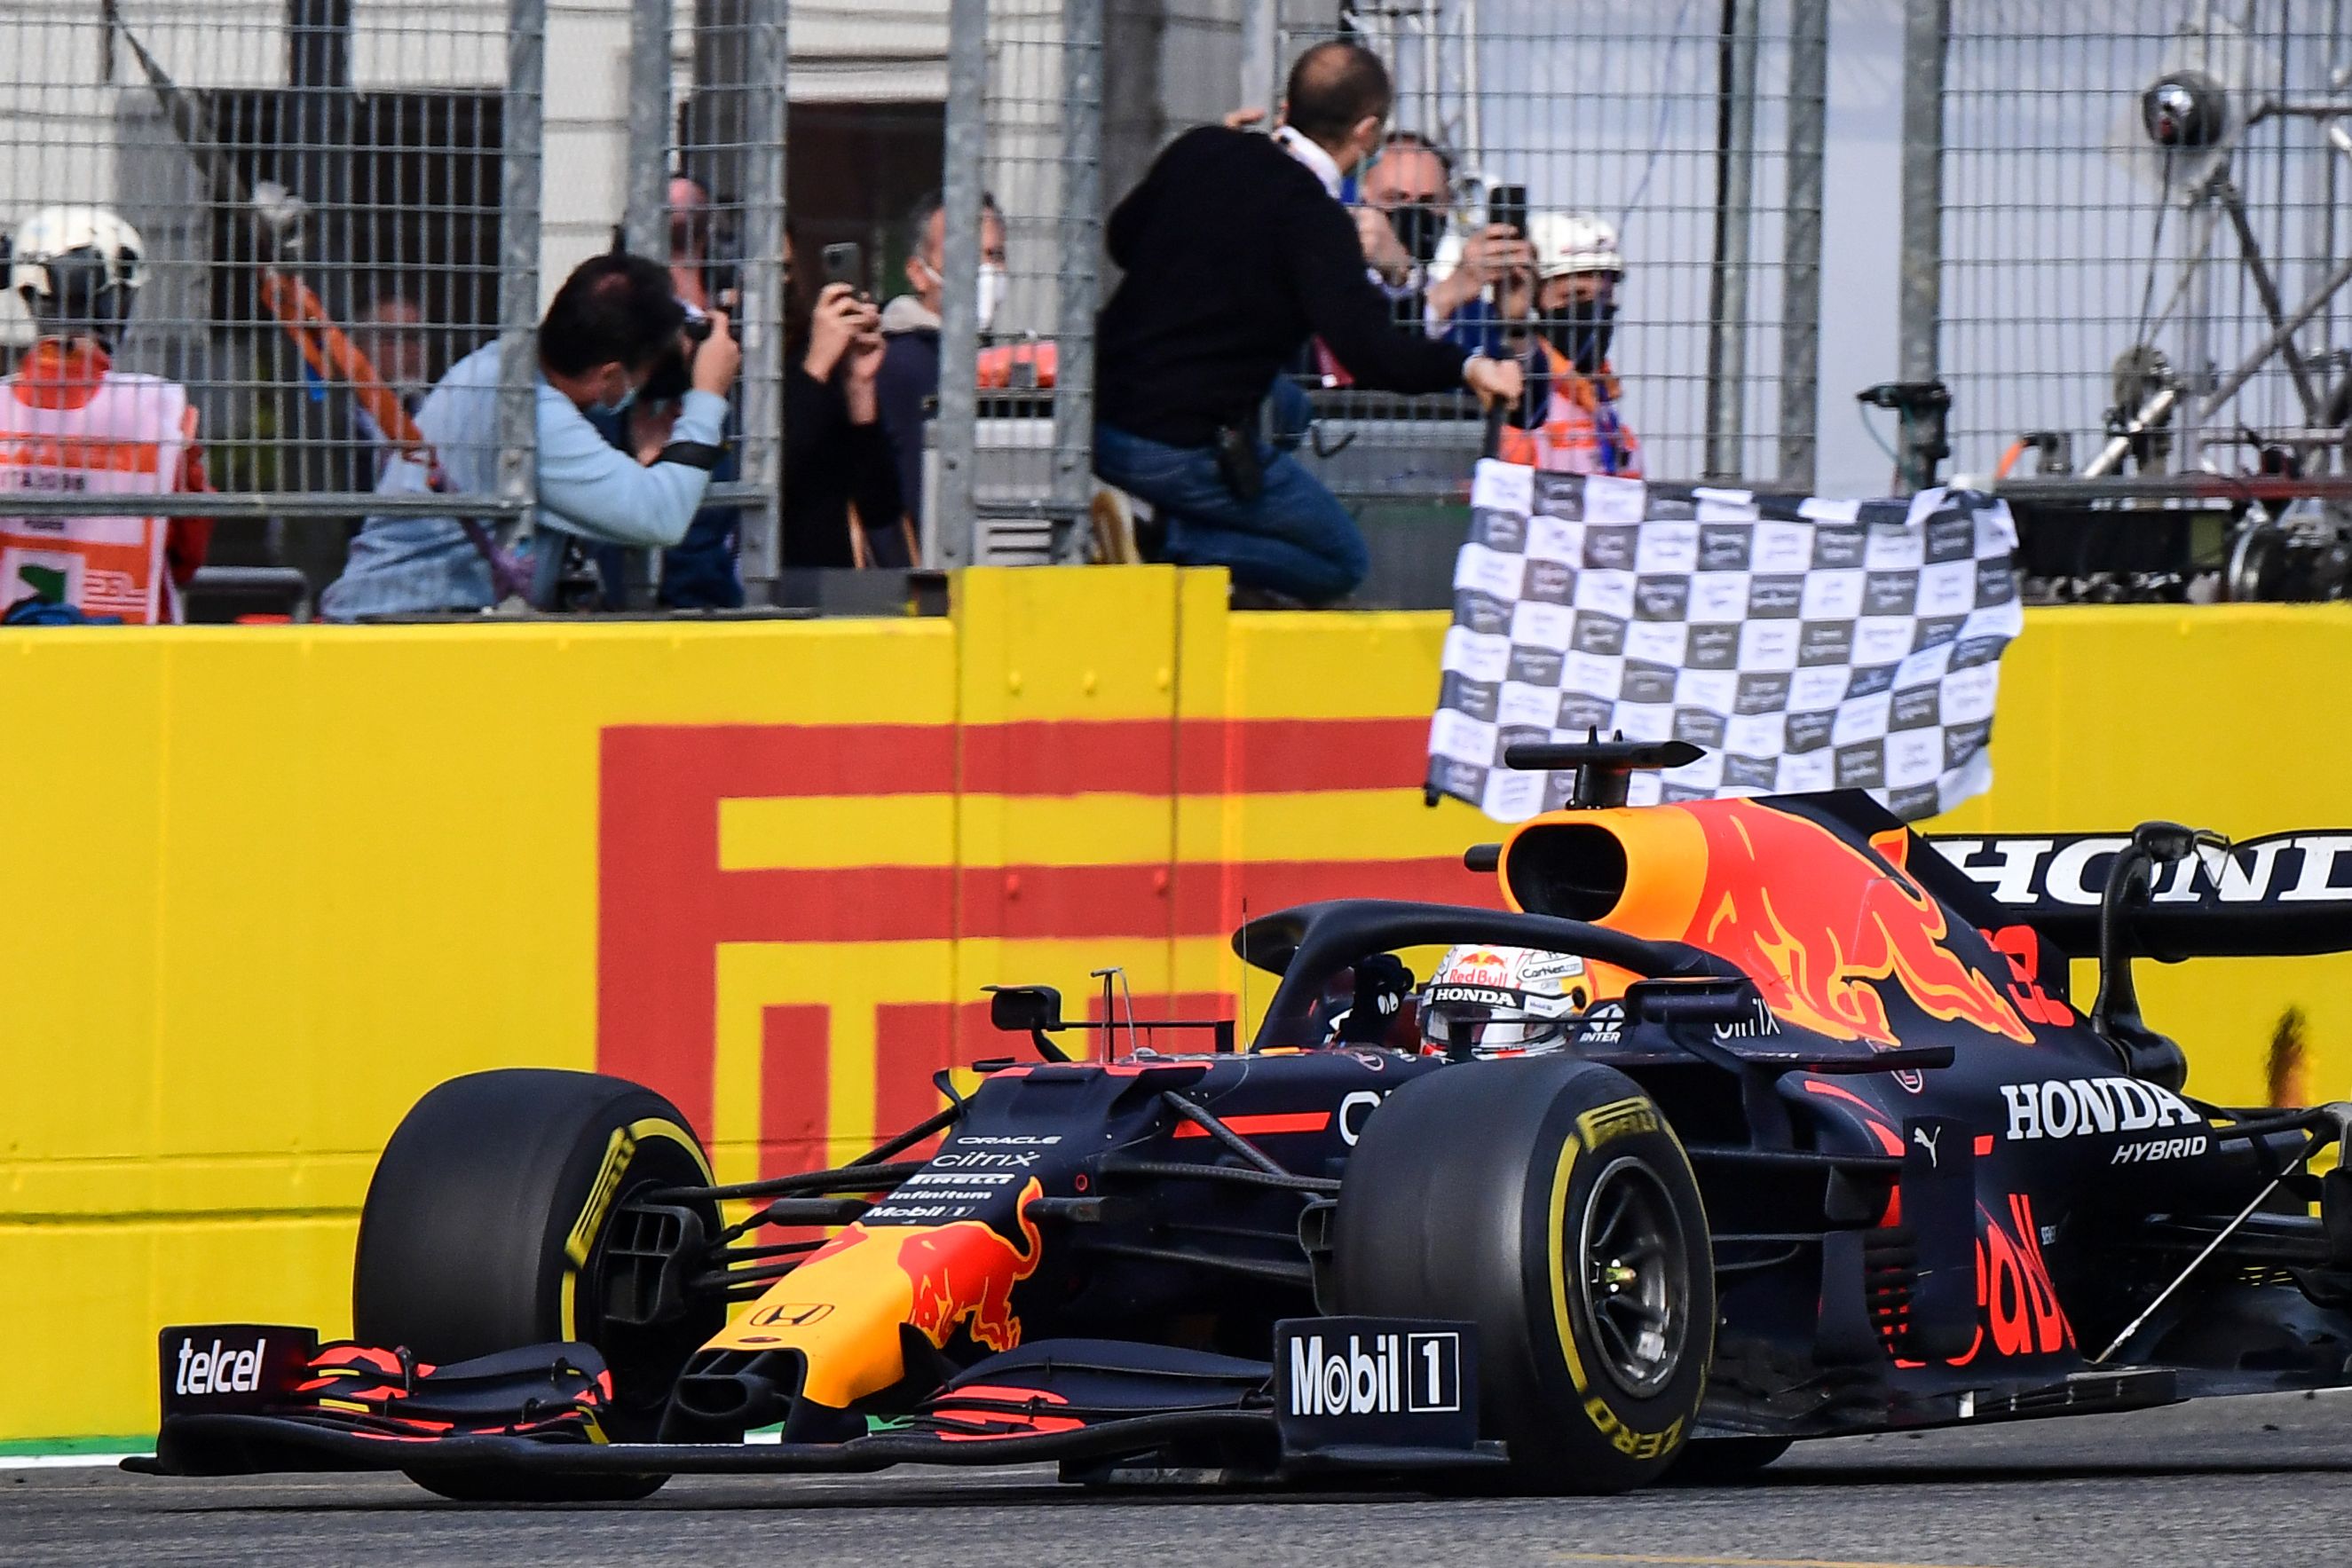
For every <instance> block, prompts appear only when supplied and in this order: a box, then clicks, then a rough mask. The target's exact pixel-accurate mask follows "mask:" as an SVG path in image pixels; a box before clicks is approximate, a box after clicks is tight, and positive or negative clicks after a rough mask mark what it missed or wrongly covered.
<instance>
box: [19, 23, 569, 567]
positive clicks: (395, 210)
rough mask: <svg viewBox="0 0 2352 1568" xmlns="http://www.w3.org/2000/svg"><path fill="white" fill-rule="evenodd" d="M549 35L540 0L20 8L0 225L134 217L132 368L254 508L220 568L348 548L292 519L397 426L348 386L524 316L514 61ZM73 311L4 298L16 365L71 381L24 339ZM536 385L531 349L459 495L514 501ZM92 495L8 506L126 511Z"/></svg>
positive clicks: (123, 357)
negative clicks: (534, 1)
mask: <svg viewBox="0 0 2352 1568" xmlns="http://www.w3.org/2000/svg"><path fill="white" fill-rule="evenodd" d="M538 26H539V23H538V16H537V13H536V12H535V10H533V9H532V8H531V7H530V6H529V5H515V6H514V7H512V9H511V12H510V10H509V6H508V5H505V4H503V3H489V0H470V3H465V4H444V5H435V6H432V7H430V8H429V10H428V8H427V7H424V6H420V5H398V4H389V3H380V4H369V3H368V0H271V3H268V4H264V3H260V0H218V3H215V0H206V3H205V4H195V3H193V0H123V3H122V5H121V7H120V9H119V10H118V9H117V8H116V7H115V6H114V5H100V4H99V3H98V0H25V3H24V4H22V5H16V6H13V7H11V8H10V9H9V11H8V12H7V13H6V14H5V15H0V60H5V67H0V221H5V223H6V224H7V225H10V226H11V227H12V228H13V229H15V230H16V235H17V238H18V242H19V244H20V245H22V246H25V247H26V251H27V254H30V252H31V250H32V249H33V247H35V246H41V245H47V246H73V245H75V244H77V243H86V242H87V241H89V239H90V238H91V237H92V235H94V234H101V233H102V231H100V230H94V229H93V228H92V226H91V225H103V224H104V223H105V221H106V220H105V218H104V217H103V215H102V214H93V213H92V212H91V210H90V209H91V208H92V207H93V206H95V207H98V208H100V209H102V210H103V212H104V213H111V214H116V215H118V216H119V217H120V219H121V221H122V222H124V223H127V224H128V225H130V226H131V230H132V231H135V237H132V238H131V239H129V240H127V241H125V243H129V244H131V245H133V246H135V247H136V248H137V249H138V250H139V251H140V253H141V255H142V260H143V263H144V266H143V271H142V279H141V282H142V286H141V287H139V289H138V291H137V294H136V297H135V305H134V306H132V307H131V308H130V311H129V319H128V321H127V324H126V325H124V326H123V327H122V328H121V330H120V333H119V337H118V340H117V341H116V342H115V343H114V345H113V347H114V360H115V362H116V364H117V365H118V366H119V367H120V368H121V369H123V370H126V371H147V372H151V373H155V374H160V375H163V376H168V377H170V378H172V379H173V380H174V381H176V382H180V383H182V384H184V386H185V387H186V388H187V391H188V393H189V402H190V405H191V407H192V409H193V413H194V434H195V439H196V442H197V443H198V444H200V447H201V450H202V453H203V461H204V464H205V468H206V470H207V472H208V474H209V478H210V482H211V484H212V486H214V488H215V489H216V490H219V491H221V492H224V493H225V494H224V495H222V496H220V497H210V498H207V499H206V500H205V502H204V503H202V507H203V509H204V510H205V511H206V512H209V513H211V514H214V515H217V516H222V517H228V518H231V519H235V520H236V521H235V522H234V523H233V524H232V525H231V527H230V528H228V529H227V530H226V532H225V534H224V537H223V538H222V540H221V541H220V544H219V546H218V547H216V549H215V555H216V556H221V557H226V558H227V559H232V560H234V559H240V558H242V559H246V560H247V561H248V562H258V561H265V560H275V561H279V562H285V561H292V562H296V563H307V562H310V561H312V560H314V559H316V560H318V561H320V562H323V561H325V560H326V559H328V558H330V557H331V556H332V555H333V554H334V553H336V552H335V550H334V549H333V547H332V545H331V543H322V541H321V540H320V538H318V537H316V536H315V535H313V534H310V533H308V532H306V531H305V528H304V525H303V524H302V523H300V522H298V521H296V519H323V518H326V517H332V516H336V515H339V514H340V515H341V516H345V517H348V516H350V515H351V505H352V499H353V498H354V497H361V496H364V495H366V494H367V493H368V492H369V491H370V490H371V489H372V488H373V485H374V483H375V479H376V475H377V471H378V468H379V467H380V465H382V464H383V462H384V461H385V459H386V457H387V455H389V452H390V451H391V450H392V446H391V443H392V441H393V439H394V437H393V436H392V434H391V433H389V432H387V431H386V430H385V429H384V428H383V421H382V420H380V419H379V418H377V417H375V416H376V415H378V414H380V413H383V406H384V405H383V404H382V403H380V402H373V401H372V400H371V399H369V398H368V397H365V396H362V395H358V394H357V393H356V391H355V387H356V384H357V383H358V382H360V381H361V380H362V379H364V380H369V381H373V382H374V383H375V384H376V385H378V386H380V387H381V388H383V390H384V391H385V392H388V393H389V396H390V398H391V399H392V400H393V402H396V403H402V404H405V405H407V406H409V407H413V406H414V404H415V400H416V399H418V398H420V397H421V396H422V394H423V392H424V391H425V388H427V387H429V386H430V385H431V383H432V382H433V381H434V379H435V378H436V376H438V375H439V374H440V373H441V372H442V371H445V370H446V369H447V367H448V366H449V365H450V364H452V363H453V362H455V361H457V360H458V359H460V358H462V357H463V356H465V355H466V354H467V353H469V352H471V351H473V350H475V349H476V348H478V347H479V346H481V345H483V344H486V343H496V342H498V341H499V338H500V329H501V325H502V324H510V322H511V320H512V319H514V317H512V316H510V315H509V306H510V304H512V303H513V302H512V301H510V299H509V295H510V294H511V293H516V292H527V291H528V290H529V289H530V286H531V278H530V275H529V272H528V270H527V268H528V267H535V266H536V264H537V257H536V256H535V254H531V250H530V248H521V247H535V246H536V238H537V236H536V229H535V219H536V214H535V211H534V209H533V207H532V206H531V204H529V203H524V204H516V203H515V202H514V201H513V200H512V197H513V195H514V193H513V192H512V191H511V190H509V189H508V188H507V182H506V170H505V164H506V162H507V157H506V154H507V152H508V149H509V144H510V141H520V143H522V144H523V145H525V146H526V147H528V148H529V149H530V152H532V153H533V154H535V152H536V141H537V125H536V114H537V110H538V100H537V96H536V92H535V89H531V87H530V83H529V82H528V81H525V80H521V79H519V78H518V77H517V75H516V72H515V69H514V65H513V62H514V61H523V62H525V63H528V61H529V59H530V57H532V56H533V55H534V54H535V51H536V49H537V47H538V42H539V40H538V37H537V29H538ZM510 57H511V59H510ZM533 194H534V195H535V191H534V192H533ZM44 212H46V213H47V217H46V218H42V219H40V220H38V221H36V214H42V213H44ZM509 249H515V250H516V252H517V254H516V255H514V256H509V255H508V254H507V253H508V252H509ZM517 262H519V263H521V264H523V265H524V267H526V270H523V271H521V272H518V270H517V267H515V266H513V265H509V264H510V263H517ZM109 309H110V310H116V311H118V312H119V305H116V306H110V307H109ZM518 314H519V315H520V318H521V319H528V317H529V316H530V315H533V314H535V306H531V305H529V304H527V303H526V304H523V305H521V306H520V308H519V311H518ZM330 323H331V324H333V325H334V326H335V327H337V328H339V329H340V330H339V331H331V330H329V324H330ZM55 325H56V321H55V319H47V320H44V319H36V318H35V317H34V316H33V315H32V314H31V313H29V312H28V311H27V310H26V307H25V305H24V302H23V301H22V300H21V299H20V298H18V296H17V294H16V291H15V290H14V289H13V288H12V289H10V290H8V291H7V292H6V294H5V298H0V352H5V355H6V357H7V359H8V361H9V364H10V367H11V368H12V369H14V370H16V371H20V372H22V373H24V374H26V375H42V374H50V375H55V374H62V373H69V372H66V371H60V370H59V368H58V365H56V364H54V363H52V362H50V361H42V360H39V359H38V358H37V356H35V355H34V353H33V350H34V347H35V344H36V342H37V340H38V339H39V338H40V337H41V336H42V334H43V332H44V329H45V328H50V327H54V326H55ZM515 347H516V348H517V349H518V350H520V349H521V348H522V347H523V345H522V344H521V343H520V340H517V341H516V343H515ZM362 365H363V366H364V367H366V368H365V370H364V371H362V370H358V369H356V367H360V366H362ZM528 375H529V366H528V361H527V359H526V358H525V357H524V356H523V355H522V354H521V353H520V352H518V353H516V354H515V355H514V356H512V357H511V359H510V362H509V363H508V364H507V365H506V367H505V374H504V377H503V379H502V382H501V384H502V386H503V388H504V389H505V391H506V392H507V394H508V396H507V400H506V402H507V411H508V414H509V418H508V420H507V422H506V423H505V425H504V427H502V428H495V429H484V430H481V431H479V432H478V433H475V434H474V436H473V439H474V440H475V441H476V442H477V443H478V445H479V448H480V450H479V451H478V453H475V454H469V455H476V456H479V457H481V458H482V461H481V462H479V463H468V462H460V463H455V464H453V465H452V467H453V469H455V470H457V471H461V472H466V473H473V474H480V475H483V476H486V478H485V482H484V483H482V484H480V485H478V486H472V487H471V489H472V492H473V493H471V494H469V495H468V496H467V497H466V499H467V504H468V505H469V506H470V507H472V508H473V510H475V511H476V512H477V513H478V514H481V515H487V516H491V517H498V516H506V517H513V516H516V515H518V514H519V513H520V509H521V505H522V498H523V495H524V490H523V488H522V486H523V484H525V483H527V479H528V453H529V445H528V423H529V422H528V390H527V389H528V384H529V383H528ZM126 417H128V418H131V419H134V420H136V419H140V418H145V417H147V413H145V412H141V411H132V412H131V413H128V414H126ZM518 432H520V440H521V442H522V445H521V448H520V452H521V457H520V460H519V461H518V460H517V459H516V457H515V455H514V447H515V441H516V439H517V433H518ZM85 485H88V488H89V491H95V490H99V489H102V488H105V487H106V486H100V485H97V484H94V483H90V482H89V480H88V477H87V476H86V475H81V474H74V475H68V476H67V477H66V481H65V482H63V483H61V484H60V485H58V486H52V488H56V489H62V490H65V491H66V492H68V493H64V494H51V495H38V494H19V495H17V496H16V497H13V498H12V501H11V509H12V510H14V511H18V512H22V513H26V514H32V515H39V514H41V513H43V512H44V509H45V508H46V509H47V511H50V512H55V511H58V510H63V509H67V508H71V509H73V510H76V511H80V512H96V513H104V512H106V511H109V510H110V509H115V510H120V509H126V508H128V507H131V506H132V505H133V504H134V503H133V502H132V501H131V498H130V497H120V496H114V497H102V496H99V495H95V494H91V493H88V491H85V489H84V486H85ZM136 504H137V505H139V506H142V507H145V508H146V509H148V510H150V511H153V510H165V511H169V510H173V509H174V507H177V508H178V509H181V510H191V509H194V507H196V505H197V504H196V503H194V502H190V501H186V500H184V499H182V500H179V501H177V502H173V501H155V502H139V503H136ZM240 530H242V532H241V533H240ZM19 586H20V585H17V584H10V585H9V587H10V588H11V589H16V588H18V587H19ZM14 596H15V595H14V593H13V592H11V593H8V594H5V595H0V597H10V598H13V597H14Z"/></svg>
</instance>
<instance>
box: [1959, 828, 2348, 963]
mask: <svg viewBox="0 0 2352 1568" xmlns="http://www.w3.org/2000/svg"><path fill="white" fill-rule="evenodd" d="M1924 837H1925V838H1926V840H1927V843H1929V844H1931V845H1933V846H1934V847H1935V849H1936V850H1937V852H1940V853H1941V854H1942V855H1943V856H1944V858H1945V859H1946V860H1948V861H1949V862H1951V863H1952V864H1953V865H1954V866H1955V867H1957V868H1958V870H1959V871H1960V872H1961V873H1962V874H1964V875H1966V876H1967V877H1968V878H1969V881H1971V882H1972V883H1975V884H1976V885H1977V886H1978V887H1979V888H1981V889H1982V890H1983V891H1984V893H1985V894H1987V895H1988V896H1989V897H1990V898H1991V899H1992V901H1993V902H1994V903H1996V904H2000V906H2001V907H2002V908H2003V909H2004V910H2007V911H2010V912H2011V913H2012V914H2014V915H2017V917H2018V918H2019V919H2020V920H2021V921H2022V922H2023V923H2025V924H2027V925H2032V927H2033V928H2034V929H2035V930H2037V931H2039V932H2040V933H2041V934H2042V936H2043V938H2044V939H2045V940H2047V941H2048V942H2050V943H2051V944H2052V945H2053V946H2056V947H2058V948H2059V949H2060V950H2062V951H2063V952H2064V953H2065V954H2066V955H2067V956H2070V957H2076V958H2088V957H2093V956H2096V955H2097V953H2098V948H2099V895H2100V893H2101V891H2102V890H2103V889H2104V888H2105V886H2106V882H2107V869H2108V866H2109V865H2110V864H2111V863H2112V862H2113V861H2114V859H2115V854H2116V851H2118V850H2120V849H2122V848H2123V847H2124V846H2125V844H2126V843H2128V842H2129V841H2130V835H2129V834H2127V833H2002V834H1981V833H1937V834H1927V835H1924ZM2124 918H2125V920H2126V923H2127V927H2128V931H2129V935H2130V945H2131V946H2132V948H2133V950H2134V951H2137V952H2141V953H2146V954H2149V955H2151V956H2158V957H2165V958H2189V957H2238V956H2258V955H2263V956H2297V955H2304V954H2313V953H2343V952H2352V830H2347V829H2341V828H2327V829H2304V830H2300V831H2294V832H2288V833H2272V834H2268V835H2265V836H2264V837H2262V838H2257V839H2248V840H2245V841H2242V842H2240V843H2237V844H2234V845H2231V847H2230V848H2229V849H2228V850H2227V851H2226V852H2223V851H2215V852H2211V853H2210V854H2192V855H2189V857H2188V858H2186V859H2184V860H2181V861H2179V862H2175V863H2173V864H2172V865H2169V866H2164V867H2159V868H2158V871H2157V873H2156V881H2155V886H2154V891H2153V894H2152V895H2151V897H2150V898H2149V900H2148V902H2147V904H2143V905H2141V906H2139V907H2137V908H2136V909H2133V910H2131V911H2130V912H2129V913H2128V914H2126V915H2125V916H2124Z"/></svg>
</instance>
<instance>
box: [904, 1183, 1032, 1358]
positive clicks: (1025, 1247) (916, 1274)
mask: <svg viewBox="0 0 2352 1568" xmlns="http://www.w3.org/2000/svg"><path fill="white" fill-rule="evenodd" d="M1044 1191H1045V1189H1044V1188H1043V1187H1042V1186H1039V1185H1038V1182H1037V1178H1036V1177H1035V1176H1031V1177H1030V1178H1029V1185H1028V1186H1024V1187H1023V1188H1022V1189H1021V1197H1020V1201H1019V1202H1018V1203H1017V1204H1016V1205H1015V1206H1014V1213H1015V1214H1016V1215H1017V1216H1018V1217H1019V1220H1020V1225H1021V1239H1022V1245H1021V1246H1019V1247H1015V1246H1013V1243H1012V1242H1010V1241H1007V1240H1006V1239H1004V1238H1003V1237H1002V1236H999V1235H998V1234H997V1233H996V1228H995V1227H994V1226H992V1225H990V1224H988V1223H986V1222H985V1221H983V1220H978V1219H959V1220H957V1221H955V1222H954V1223H953V1224H950V1225H940V1226H932V1227H929V1228H925V1229H922V1230H917V1231H913V1232H911V1233H909V1234H908V1235H907V1236H906V1237H905V1238H904V1239H901V1240H900V1241H899V1242H898V1267H899V1268H901V1269H904V1270H906V1271H907V1277H908V1279H910V1280H912V1281H914V1282H915V1300H914V1305H913V1307H912V1309H911V1310H910V1311H909V1312H908V1317H907V1322H908V1323H909V1324H911V1325H912V1326H913V1327H915V1328H917V1329H919V1330H920V1331H921V1332H922V1333H924V1334H925V1335H926V1336H927V1337H929V1340H930V1342H931V1343H933V1344H935V1345H940V1346H944V1345H945V1344H946V1343H948V1341H949V1340H950V1339H952V1338H953V1337H954V1336H955V1331H956V1326H957V1325H958V1324H959V1323H961V1324H964V1325H966V1326H967V1327H969V1329H970V1330H971V1337H972V1341H973V1343H977V1344H983V1345H986V1346H987V1347H988V1348H989V1349H991V1350H1011V1349H1012V1348H1013V1346H1014V1345H1017V1344H1019V1343H1021V1320H1020V1319H1019V1318H1017V1317H1014V1316H1013V1286H1015V1285H1017V1284H1019V1283H1021V1281H1024V1280H1026V1279H1027V1278H1029V1276H1030V1275H1032V1274H1034V1273H1035V1272H1036V1271H1037V1260H1038V1259H1039V1258H1040V1257H1042V1256H1043V1255H1044V1249H1043V1248H1042V1247H1040V1246H1039V1245H1038V1236H1037V1222H1036V1221H1035V1220H1034V1219H1032V1218H1029V1206H1030V1204H1032V1203H1034V1202H1035V1201H1036V1199H1037V1197H1039V1195H1040V1194H1042V1193H1043V1192H1044ZM880 1234H883V1235H885V1236H887V1232H883V1233H880Z"/></svg>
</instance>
